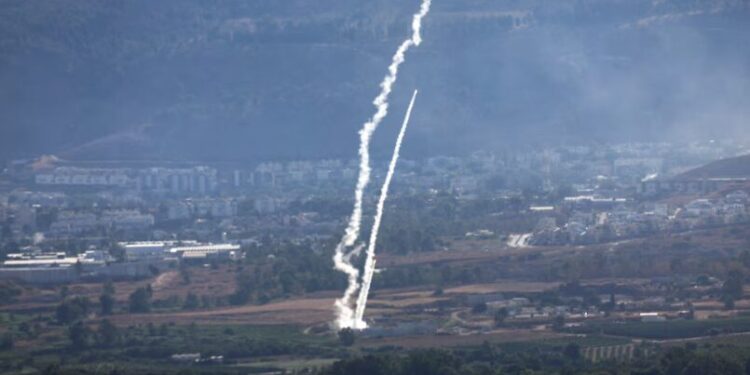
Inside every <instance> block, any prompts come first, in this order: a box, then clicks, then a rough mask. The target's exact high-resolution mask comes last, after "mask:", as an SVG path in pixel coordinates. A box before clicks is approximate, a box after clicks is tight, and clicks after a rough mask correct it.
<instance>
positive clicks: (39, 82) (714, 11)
mask: <svg viewBox="0 0 750 375" xmlns="http://www.w3.org/2000/svg"><path fill="white" fill-rule="evenodd" d="M418 5H419V2H418V1H417V0H410V1H401V0H374V1H367V2H354V1H350V0H321V1H307V0H242V1H240V0H232V1H230V0H220V1H202V0H159V1H152V0H133V1H119V0H65V1H59V0H38V1H28V0H6V1H3V2H0V159H8V158H19V157H27V156H36V155H38V154H41V153H54V154H59V155H61V156H63V157H66V158H72V159H150V158H160V159H177V160H186V159H189V160H193V159H212V160H252V159H258V158H271V157H286V158H296V157H303V156H312V157H317V156H354V154H355V152H356V145H355V144H356V141H357V130H358V128H359V127H360V125H361V123H362V122H364V121H365V120H366V119H367V118H368V116H370V115H371V112H372V108H371V104H370V102H371V100H372V98H373V97H374V96H375V95H376V93H377V91H378V87H377V85H378V83H379V82H380V80H381V79H382V77H383V75H384V74H385V69H386V66H387V65H388V63H389V60H390V58H391V55H392V53H393V51H394V50H395V48H396V46H397V45H398V44H399V43H400V42H401V40H403V38H404V37H406V36H407V35H408V32H409V30H408V27H409V22H410V19H411V14H412V13H413V12H414V11H415V10H416V9H417V8H418ZM748 20H750V7H749V6H748V2H747V1H743V0H725V1H710V0H692V1H683V0H666V1H659V2H654V1H651V0H569V1H553V2H551V1H539V0H511V1H492V0H469V1H466V0H460V1H459V0H435V1H434V6H433V12H432V13H431V14H430V15H429V16H428V18H427V19H426V21H425V27H424V40H425V43H424V44H423V45H422V46H421V47H420V48H419V49H415V50H412V51H411V52H410V54H409V56H408V57H407V62H406V64H405V65H404V66H403V69H402V74H401V78H400V81H399V83H398V84H397V87H396V90H395V92H394V96H393V99H394V100H393V105H392V107H391V109H392V111H393V113H394V115H395V116H393V117H392V118H390V121H391V122H387V123H385V124H384V128H383V130H382V131H380V132H379V133H378V137H377V138H376V140H375V151H376V153H378V152H380V153H385V152H388V150H389V149H390V147H391V145H392V141H393V137H394V136H395V130H396V129H395V128H396V124H397V123H398V122H399V119H398V117H400V115H401V114H402V113H403V110H404V109H405V106H406V102H407V100H408V95H409V93H410V91H411V90H412V89H413V88H415V87H418V88H420V89H421V95H420V99H419V103H418V105H417V108H416V110H415V114H414V120H413V126H412V128H411V130H410V137H409V140H408V142H407V143H408V144H406V145H405V149H404V151H405V153H406V154H408V155H410V156H415V155H425V154H434V153H453V152H464V151H467V150H473V149H476V148H480V147H510V146H518V145H524V146H532V147H533V146H535V145H537V144H539V143H544V142H547V141H550V142H559V141H561V140H562V141H573V142H581V141H588V140H592V139H593V140H625V139H647V140H651V139H673V138H675V137H694V136H733V135H742V134H745V133H746V132H745V131H744V129H745V128H744V127H746V124H745V123H742V122H741V120H742V119H743V118H747V111H748V109H747V108H748V106H747V102H748V100H747V99H748V97H747V95H748V94H747V90H746V88H747V87H748V85H750V77H748V74H747V66H750V51H749V48H748V44H747V40H748V39H749V38H750V22H748ZM394 118H395V119H394ZM709 125H710V126H709Z"/></svg>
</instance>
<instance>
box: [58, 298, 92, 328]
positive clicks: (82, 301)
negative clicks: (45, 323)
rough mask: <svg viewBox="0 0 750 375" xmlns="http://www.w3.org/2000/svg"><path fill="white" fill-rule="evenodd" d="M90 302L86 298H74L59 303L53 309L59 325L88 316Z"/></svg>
mask: <svg viewBox="0 0 750 375" xmlns="http://www.w3.org/2000/svg"><path fill="white" fill-rule="evenodd" d="M90 306H91V302H90V301H89V299H88V298H86V297H75V298H72V299H69V300H65V301H63V302H62V303H60V304H59V305H58V306H57V308H56V309H55V318H56V319H57V321H58V322H59V323H62V324H68V323H72V322H74V321H76V320H79V319H81V318H83V317H84V316H86V315H88V313H89V308H90Z"/></svg>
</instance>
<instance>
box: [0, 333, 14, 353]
mask: <svg viewBox="0 0 750 375" xmlns="http://www.w3.org/2000/svg"><path fill="white" fill-rule="evenodd" d="M14 344H15V340H14V339H13V335H12V334H10V333H5V334H3V336H2V337H0V351H4V350H11V349H13V345H14Z"/></svg>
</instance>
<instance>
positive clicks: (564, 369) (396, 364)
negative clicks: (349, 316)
mask: <svg viewBox="0 0 750 375" xmlns="http://www.w3.org/2000/svg"><path fill="white" fill-rule="evenodd" d="M638 353H640V354H639V356H636V358H634V359H633V360H631V361H629V362H615V361H603V362H598V363H592V362H589V361H586V360H585V359H584V358H583V356H582V354H581V348H580V347H579V346H578V345H577V344H575V343H570V344H568V345H563V346H559V347H556V348H553V349H551V350H541V349H540V348H534V349H529V350H527V351H520V352H519V351H512V352H504V351H503V350H501V349H500V348H499V347H496V346H492V345H489V344H487V343H485V344H484V345H482V346H480V347H477V348H469V349H459V350H451V351H447V350H435V349H430V350H418V351H413V352H410V353H408V354H406V355H400V354H396V353H387V354H380V355H367V356H363V357H357V358H352V359H346V360H342V361H339V362H336V363H335V364H333V365H332V366H330V367H329V368H327V369H324V370H321V371H319V372H318V374H319V375H349V374H358V375H402V374H403V375H407V374H408V375H457V374H466V375H494V374H498V375H499V374H527V373H534V374H547V373H550V374H552V373H554V374H604V373H612V374H614V373H617V374H640V375H672V374H684V375H745V374H750V356H749V355H748V353H747V352H742V351H739V350H737V348H731V347H720V348H708V349H697V347H696V346H695V345H694V344H693V345H692V346H686V347H676V348H671V349H669V350H666V351H665V352H663V353H662V354H660V355H655V356H649V357H647V356H644V355H643V354H642V352H640V351H639V352H638Z"/></svg>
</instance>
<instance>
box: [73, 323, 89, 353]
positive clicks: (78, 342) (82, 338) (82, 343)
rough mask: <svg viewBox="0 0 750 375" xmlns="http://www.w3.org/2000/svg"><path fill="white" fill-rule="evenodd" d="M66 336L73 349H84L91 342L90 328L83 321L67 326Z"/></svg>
mask: <svg viewBox="0 0 750 375" xmlns="http://www.w3.org/2000/svg"><path fill="white" fill-rule="evenodd" d="M68 338H69V339H70V342H71V345H72V346H73V349H76V350H81V349H86V348H87V347H89V344H90V343H91V330H90V329H89V328H88V327H86V325H85V324H83V322H77V323H75V324H73V325H72V326H70V328H68Z"/></svg>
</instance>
